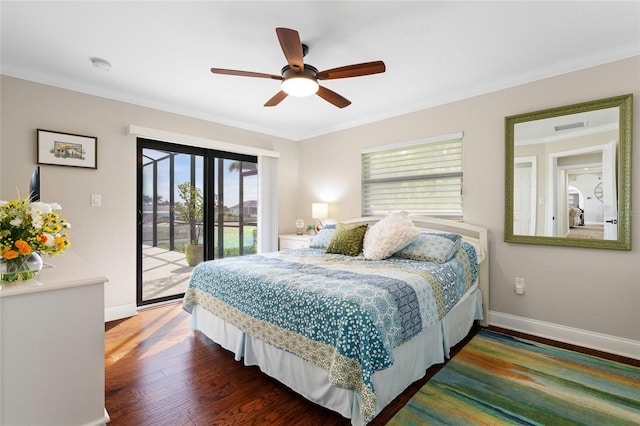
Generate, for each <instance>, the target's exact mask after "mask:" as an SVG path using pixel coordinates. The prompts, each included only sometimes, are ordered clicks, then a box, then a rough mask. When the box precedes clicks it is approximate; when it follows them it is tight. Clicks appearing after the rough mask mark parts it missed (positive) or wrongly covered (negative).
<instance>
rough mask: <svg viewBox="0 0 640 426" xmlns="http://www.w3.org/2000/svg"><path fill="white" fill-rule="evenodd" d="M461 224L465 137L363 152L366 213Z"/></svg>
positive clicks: (448, 137) (455, 135)
mask: <svg viewBox="0 0 640 426" xmlns="http://www.w3.org/2000/svg"><path fill="white" fill-rule="evenodd" d="M398 210H406V211H408V212H409V213H412V214H420V215H427V216H433V217H440V218H446V219H458V220H461V219H462V133H455V134H451V135H446V136H441V137H437V138H431V139H426V140H420V141H414V142H410V143H405V144H399V145H392V146H387V147H382V148H377V149H373V150H367V151H364V152H363V153H362V214H363V216H371V215H384V214H388V213H389V212H391V211H398Z"/></svg>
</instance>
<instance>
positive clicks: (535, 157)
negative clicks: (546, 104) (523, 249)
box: [505, 95, 632, 249]
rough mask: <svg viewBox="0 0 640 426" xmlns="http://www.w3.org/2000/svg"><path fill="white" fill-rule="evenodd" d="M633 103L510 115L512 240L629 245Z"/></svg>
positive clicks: (624, 100) (625, 99) (508, 230)
mask: <svg viewBox="0 0 640 426" xmlns="http://www.w3.org/2000/svg"><path fill="white" fill-rule="evenodd" d="M631 101H632V95H625V96H621V97H616V98H609V99H603V100H599V101H594V102H588V103H584V104H578V105H571V106H568V107H562V108H555V109H551V110H545V111H538V112H534V113H530V114H521V115H518V116H512V117H507V118H506V136H507V137H506V154H507V155H506V158H507V165H506V171H507V176H506V183H507V193H506V197H505V200H506V203H505V206H506V215H505V241H508V242H525V243H534V244H552V245H568V246H580V247H597V248H615V249H630V244H631V242H630V234H631V233H630V220H629V216H630V213H631V212H630V197H631V192H630V185H631V179H630V171H631V155H630V153H631Z"/></svg>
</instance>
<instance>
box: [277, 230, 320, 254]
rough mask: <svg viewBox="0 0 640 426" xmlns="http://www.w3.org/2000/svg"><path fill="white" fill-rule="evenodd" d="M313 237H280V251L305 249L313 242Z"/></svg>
mask: <svg viewBox="0 0 640 426" xmlns="http://www.w3.org/2000/svg"><path fill="white" fill-rule="evenodd" d="M314 236H315V235H308V234H303V235H297V234H287V235H280V237H279V238H280V250H285V249H294V248H307V247H309V244H310V243H311V240H313V237H314Z"/></svg>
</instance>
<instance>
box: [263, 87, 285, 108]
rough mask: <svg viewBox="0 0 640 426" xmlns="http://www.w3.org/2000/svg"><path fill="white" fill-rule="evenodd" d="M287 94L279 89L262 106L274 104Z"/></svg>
mask: <svg viewBox="0 0 640 426" xmlns="http://www.w3.org/2000/svg"><path fill="white" fill-rule="evenodd" d="M287 96H288V95H287V93H286V92H284V91H282V90H281V91H279V92H278V93H276V94H275V95H274V96H273V97H272V98H271V99H269V100H268V101H267V103H266V104H264V106H266V107H271V106H276V105H278V104H279V103H280V102H282V101H283V100H284V98H286V97H287Z"/></svg>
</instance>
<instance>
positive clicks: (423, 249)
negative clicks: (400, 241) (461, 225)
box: [393, 232, 462, 263]
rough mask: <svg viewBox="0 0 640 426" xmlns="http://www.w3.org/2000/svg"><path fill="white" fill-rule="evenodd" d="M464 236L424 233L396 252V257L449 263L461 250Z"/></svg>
mask: <svg viewBox="0 0 640 426" xmlns="http://www.w3.org/2000/svg"><path fill="white" fill-rule="evenodd" d="M461 240H462V235H458V234H450V233H440V232H433V233H432V232H422V233H420V236H419V237H418V238H416V239H415V240H413V242H411V244H409V245H408V246H406V247H405V248H403V249H402V250H400V251H398V252H396V253H395V254H394V255H393V256H394V257H401V258H403V259H413V260H427V261H432V262H438V263H445V262H448V261H449V260H450V259H451V258H452V257H453V256H454V255H455V254H456V252H457V251H458V248H460V241H461Z"/></svg>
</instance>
